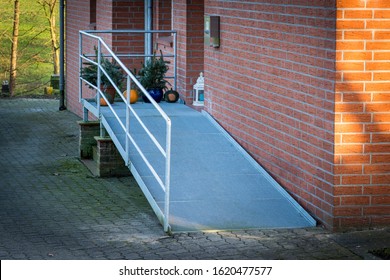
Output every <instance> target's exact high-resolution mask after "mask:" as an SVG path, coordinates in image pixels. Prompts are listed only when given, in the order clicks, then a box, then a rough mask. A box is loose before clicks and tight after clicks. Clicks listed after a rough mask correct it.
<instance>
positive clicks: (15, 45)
mask: <svg viewBox="0 0 390 280" xmlns="http://www.w3.org/2000/svg"><path fill="white" fill-rule="evenodd" d="M14 4H15V5H14V26H13V31H12V47H11V63H10V74H9V90H10V95H11V96H12V95H14V94H15V88H16V70H17V69H16V66H17V58H18V39H19V17H20V3H19V0H14Z"/></svg>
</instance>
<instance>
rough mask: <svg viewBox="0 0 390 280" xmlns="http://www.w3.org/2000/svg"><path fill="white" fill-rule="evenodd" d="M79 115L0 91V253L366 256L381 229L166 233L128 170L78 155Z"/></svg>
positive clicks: (383, 237) (385, 236)
mask: <svg viewBox="0 0 390 280" xmlns="http://www.w3.org/2000/svg"><path fill="white" fill-rule="evenodd" d="M77 120H79V118H78V117H77V116H75V115H73V114H72V113H70V112H68V111H58V100H46V99H19V98H18V99H5V98H3V99H0V168H1V171H0V259H75V260H77V259H362V258H363V259H376V257H375V256H374V255H372V254H370V253H369V251H370V250H374V249H381V248H385V247H389V246H390V228H383V229H377V230H367V231H356V232H349V233H343V234H342V233H330V232H328V231H326V230H323V229H321V228H319V227H318V228H312V229H290V230H247V231H234V232H206V233H201V232H199V233H180V234H175V235H173V236H167V235H165V233H164V232H163V231H162V227H161V225H160V224H159V223H158V221H157V218H156V216H155V215H154V213H153V212H152V210H151V209H150V207H149V205H148V203H147V201H146V200H145V198H144V196H143V194H142V193H141V191H140V190H139V188H138V186H137V184H136V182H135V180H134V179H133V178H132V177H122V178H108V179H102V178H95V177H93V176H92V175H91V174H90V173H89V171H88V170H87V169H86V168H85V167H84V165H83V164H82V163H80V161H79V159H78V157H77V154H78V125H77V124H76V121H77Z"/></svg>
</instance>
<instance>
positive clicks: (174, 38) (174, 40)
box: [173, 32, 177, 90]
mask: <svg viewBox="0 0 390 280" xmlns="http://www.w3.org/2000/svg"><path fill="white" fill-rule="evenodd" d="M176 36H177V34H176V32H174V33H173V65H174V70H173V76H174V80H173V83H174V89H175V90H177V58H176V57H177V40H176V39H177V38H176Z"/></svg>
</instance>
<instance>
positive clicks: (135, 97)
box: [123, 89, 138, 104]
mask: <svg viewBox="0 0 390 280" xmlns="http://www.w3.org/2000/svg"><path fill="white" fill-rule="evenodd" d="M123 96H124V97H125V99H127V90H125V91H124V92H123ZM137 100H138V92H137V90H135V89H131V90H130V104H134V103H135V102H137Z"/></svg>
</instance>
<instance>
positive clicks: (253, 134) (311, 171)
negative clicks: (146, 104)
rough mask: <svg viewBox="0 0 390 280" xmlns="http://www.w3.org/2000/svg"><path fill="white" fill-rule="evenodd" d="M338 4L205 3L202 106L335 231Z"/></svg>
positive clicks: (317, 0)
mask: <svg viewBox="0 0 390 280" xmlns="http://www.w3.org/2000/svg"><path fill="white" fill-rule="evenodd" d="M335 13H336V11H335V1H332V0H331V1H323V0H312V1H302V0H278V1H275V0H262V1H254V0H252V1H222V0H221V1H219V0H206V1H205V14H210V15H218V16H220V30H221V40H220V48H217V49H214V48H212V47H205V59H204V64H205V83H206V93H205V94H206V95H205V99H206V100H205V106H206V110H207V111H208V112H210V113H211V114H212V115H213V116H214V117H215V118H216V119H217V120H218V121H219V122H220V123H221V124H222V126H224V127H225V128H226V129H227V130H228V131H229V133H231V134H232V136H233V137H234V138H235V139H237V140H238V141H239V143H240V144H241V145H242V146H243V147H244V148H245V149H247V150H248V151H249V153H250V154H251V155H252V156H253V157H254V158H255V159H256V160H257V161H258V162H259V163H260V164H262V166H264V167H265V169H266V170H267V171H268V172H270V173H271V175H272V176H273V177H275V178H276V180H277V181H278V182H279V183H281V185H282V186H284V187H285V188H286V189H287V190H288V191H289V192H291V193H292V194H293V196H294V197H295V198H296V199H297V200H298V201H299V202H300V203H301V204H302V205H303V207H305V208H306V209H308V210H309V211H310V212H311V213H312V214H314V215H315V217H316V218H317V219H319V220H320V221H322V222H323V223H324V224H325V225H327V226H328V227H332V226H333V203H334V201H333V168H334V163H333V160H334V158H333V150H334V86H335V81H334V79H335V71H334V69H335V24H336V20H335Z"/></svg>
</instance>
